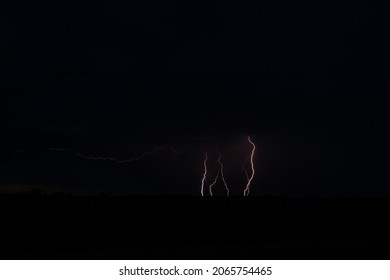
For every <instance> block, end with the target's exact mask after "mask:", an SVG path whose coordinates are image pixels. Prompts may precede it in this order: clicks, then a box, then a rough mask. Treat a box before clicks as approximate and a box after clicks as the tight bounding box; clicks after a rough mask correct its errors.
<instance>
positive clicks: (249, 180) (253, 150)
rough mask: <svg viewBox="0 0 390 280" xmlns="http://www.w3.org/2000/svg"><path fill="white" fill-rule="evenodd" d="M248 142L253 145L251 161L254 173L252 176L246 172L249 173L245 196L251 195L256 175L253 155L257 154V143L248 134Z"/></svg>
mask: <svg viewBox="0 0 390 280" xmlns="http://www.w3.org/2000/svg"><path fill="white" fill-rule="evenodd" d="M248 142H249V143H250V144H251V145H252V152H251V155H250V163H251V171H252V173H251V175H250V176H248V175H249V174H248V173H247V172H246V170H245V173H246V174H247V178H248V182H247V184H246V186H245V190H244V196H248V195H249V190H250V186H251V183H252V180H253V177H254V176H255V167H254V163H253V157H254V155H255V151H256V145H255V143H253V142H252V140H251V137H250V136H248Z"/></svg>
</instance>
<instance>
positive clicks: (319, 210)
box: [0, 192, 390, 259]
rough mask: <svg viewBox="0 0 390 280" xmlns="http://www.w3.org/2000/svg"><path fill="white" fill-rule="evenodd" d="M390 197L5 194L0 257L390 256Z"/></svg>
mask: <svg viewBox="0 0 390 280" xmlns="http://www.w3.org/2000/svg"><path fill="white" fill-rule="evenodd" d="M389 202H390V200H389V199H385V198H381V199H363V198H349V199H346V198H272V197H260V198H255V197H247V198H243V197H240V198H238V197H237V198H234V197H233V198H229V199H227V198H200V197H130V196H111V195H104V194H103V195H100V196H72V195H65V194H55V195H43V194H40V193H39V192H36V193H34V192H32V193H29V194H18V195H11V194H3V195H0V209H1V216H2V226H1V243H2V245H1V250H0V257H1V258H2V259H197V258H200V259H382V258H385V259H389V258H390V257H389V255H390V253H389V252H390V250H389V249H390V234H389V233H390V230H389V229H388V227H387V224H388V213H390V212H389V210H390V206H389Z"/></svg>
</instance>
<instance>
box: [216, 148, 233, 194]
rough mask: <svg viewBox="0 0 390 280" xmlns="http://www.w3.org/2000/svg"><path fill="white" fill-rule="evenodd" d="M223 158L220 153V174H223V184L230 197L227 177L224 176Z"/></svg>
mask: <svg viewBox="0 0 390 280" xmlns="http://www.w3.org/2000/svg"><path fill="white" fill-rule="evenodd" d="M221 158H222V155H221V153H220V152H219V151H218V164H219V166H220V168H219V170H220V173H221V178H222V182H223V184H224V185H225V189H226V195H227V196H229V193H230V190H229V187H228V185H227V183H226V180H225V175H224V174H223V164H222V161H221Z"/></svg>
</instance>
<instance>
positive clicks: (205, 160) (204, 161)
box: [200, 152, 208, 196]
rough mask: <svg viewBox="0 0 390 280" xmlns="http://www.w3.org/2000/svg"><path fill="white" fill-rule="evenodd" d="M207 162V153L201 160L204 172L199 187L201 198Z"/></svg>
mask: <svg viewBox="0 0 390 280" xmlns="http://www.w3.org/2000/svg"><path fill="white" fill-rule="evenodd" d="M207 160H208V155H207V152H206V153H205V156H204V160H203V167H204V171H203V178H202V185H201V187H200V194H201V195H202V196H203V195H204V193H203V191H204V184H205V181H206V177H207Z"/></svg>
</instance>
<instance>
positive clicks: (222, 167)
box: [202, 147, 230, 196]
mask: <svg viewBox="0 0 390 280" xmlns="http://www.w3.org/2000/svg"><path fill="white" fill-rule="evenodd" d="M216 151H217V153H218V160H217V163H218V166H219V167H218V171H217V175H216V176H215V179H214V181H213V182H212V183H211V184H210V185H209V193H210V196H213V187H214V185H215V184H216V183H217V182H218V178H219V176H221V179H222V182H223V184H224V186H225V189H226V195H227V196H229V193H230V190H229V187H228V185H227V183H226V179H225V175H224V173H223V169H224V166H223V163H222V160H221V159H222V154H221V152H220V151H219V150H218V147H217V148H216ZM205 170H206V169H205ZM203 188H204V181H202V190H203Z"/></svg>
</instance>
